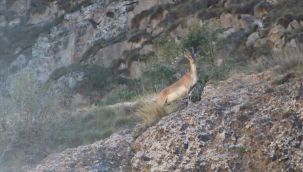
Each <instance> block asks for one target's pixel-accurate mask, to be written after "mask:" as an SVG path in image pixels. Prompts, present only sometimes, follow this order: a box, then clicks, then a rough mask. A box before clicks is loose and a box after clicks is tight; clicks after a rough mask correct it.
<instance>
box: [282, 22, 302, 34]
mask: <svg viewBox="0 0 303 172" xmlns="http://www.w3.org/2000/svg"><path fill="white" fill-rule="evenodd" d="M300 28H302V26H301V24H300V23H299V22H298V21H297V20H293V21H291V22H290V23H289V25H288V27H287V29H286V30H287V31H293V30H297V29H300Z"/></svg>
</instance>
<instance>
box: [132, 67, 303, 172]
mask: <svg viewBox="0 0 303 172" xmlns="http://www.w3.org/2000/svg"><path fill="white" fill-rule="evenodd" d="M272 76H273V73H272V72H265V73H261V74H257V75H249V76H245V75H236V76H233V77H232V78H230V79H228V80H226V81H223V82H219V83H218V84H217V85H216V86H215V85H212V84H208V85H207V86H206V87H205V88H204V91H203V94H202V96H201V101H200V102H198V103H197V104H192V105H190V106H188V107H187V108H185V109H184V110H181V111H180V112H176V113H173V114H171V115H169V116H167V117H164V118H163V119H162V120H161V121H160V122H159V123H158V124H156V125H155V126H153V127H151V128H149V129H148V130H147V131H146V132H144V133H143V134H142V135H141V136H139V137H138V138H137V139H136V140H135V141H134V142H133V143H132V144H133V145H134V147H136V149H135V155H134V157H133V158H132V166H133V169H134V170H135V171H199V170H200V171H217V170H223V171H238V170H239V171H250V170H251V171H280V170H285V171H287V170H289V169H291V168H293V169H298V170H299V171H300V170H302V169H303V163H302V154H303V151H302V150H300V149H299V147H300V143H301V138H302V137H303V134H302V133H303V129H302V124H303V123H302V122H303V121H302V120H298V118H299V114H301V113H302V111H303V109H302V108H301V106H300V103H301V102H300V101H295V100H294V96H295V95H297V93H296V90H298V89H299V88H300V83H301V82H302V77H300V78H297V79H295V80H293V81H289V82H288V83H284V84H283V85H281V87H280V88H279V89H283V90H284V91H283V93H282V92H279V91H278V89H275V88H274V90H273V92H266V89H268V88H272V86H271V82H270V80H271V78H272ZM301 87H302V86H301ZM292 94H293V95H294V96H292ZM296 105H298V106H296ZM285 108H289V109H292V110H291V111H292V112H294V113H292V115H291V116H290V117H287V118H285V117H283V110H282V109H285ZM296 119H297V120H296ZM289 164H292V166H291V167H290V166H289Z"/></svg>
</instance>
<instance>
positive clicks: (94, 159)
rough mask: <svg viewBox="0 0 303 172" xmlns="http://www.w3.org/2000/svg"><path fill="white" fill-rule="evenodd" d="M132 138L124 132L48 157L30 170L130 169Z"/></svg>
mask: <svg viewBox="0 0 303 172" xmlns="http://www.w3.org/2000/svg"><path fill="white" fill-rule="evenodd" d="M132 140H133V138H132V137H131V136H130V135H129V134H128V133H126V132H124V133H123V132H121V133H119V134H114V135H112V136H111V137H109V138H108V139H105V140H104V141H98V142H95V143H94V144H91V145H86V146H80V147H78V148H73V149H67V150H65V151H64V152H62V153H60V154H54V155H51V156H50V157H48V158H47V159H45V160H44V161H43V163H41V164H40V165H38V166H37V167H36V168H35V169H33V170H30V171H32V172H48V171H49V172H51V171H66V172H69V171H70V172H77V171H78V172H82V171H131V161H130V160H131V157H132V156H133V153H132V151H131V148H130V143H131V142H132Z"/></svg>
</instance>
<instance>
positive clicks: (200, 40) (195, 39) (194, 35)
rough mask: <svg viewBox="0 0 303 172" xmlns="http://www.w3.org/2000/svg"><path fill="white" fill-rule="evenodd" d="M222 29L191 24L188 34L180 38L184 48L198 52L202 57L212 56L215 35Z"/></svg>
mask: <svg viewBox="0 0 303 172" xmlns="http://www.w3.org/2000/svg"><path fill="white" fill-rule="evenodd" d="M222 31H223V30H222V29H213V28H210V27H208V26H202V27H201V26H199V25H198V24H196V25H194V26H192V28H191V29H190V32H189V34H188V35H187V37H185V38H184V39H183V40H182V46H183V48H185V49H189V50H193V51H194V52H199V55H202V56H203V57H207V56H208V57H214V56H215V51H216V41H217V36H218V34H219V33H221V32H222Z"/></svg>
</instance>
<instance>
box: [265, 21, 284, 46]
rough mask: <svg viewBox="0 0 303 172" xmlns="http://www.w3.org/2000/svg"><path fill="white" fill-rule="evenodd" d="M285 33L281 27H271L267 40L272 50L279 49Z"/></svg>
mask: <svg viewBox="0 0 303 172" xmlns="http://www.w3.org/2000/svg"><path fill="white" fill-rule="evenodd" d="M284 32H285V28H284V27H283V26H281V25H275V26H273V27H272V28H271V29H270V30H269V33H268V35H267V39H268V40H269V41H270V42H271V44H272V46H270V47H271V48H273V49H281V48H282V46H283V43H284V41H283V40H282V39H281V38H282V35H283V34H284Z"/></svg>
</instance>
